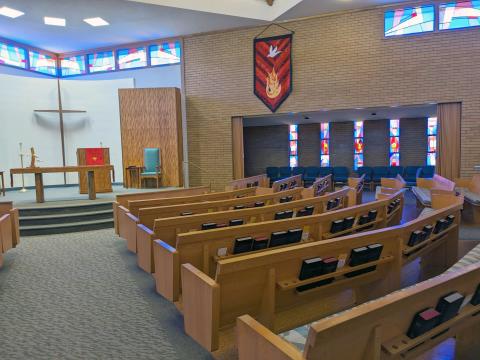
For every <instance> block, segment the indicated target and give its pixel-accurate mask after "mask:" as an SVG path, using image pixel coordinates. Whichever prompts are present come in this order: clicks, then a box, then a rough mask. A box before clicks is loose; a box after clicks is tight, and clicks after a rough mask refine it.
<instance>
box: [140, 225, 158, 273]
mask: <svg viewBox="0 0 480 360" xmlns="http://www.w3.org/2000/svg"><path fill="white" fill-rule="evenodd" d="M154 235H155V234H154V233H153V231H152V230H150V229H149V228H148V227H146V226H145V225H143V224H138V225H137V264H138V266H139V267H140V268H141V269H143V270H144V271H146V272H148V273H153V272H154V271H155V267H154V260H153V240H154V238H153V237H154Z"/></svg>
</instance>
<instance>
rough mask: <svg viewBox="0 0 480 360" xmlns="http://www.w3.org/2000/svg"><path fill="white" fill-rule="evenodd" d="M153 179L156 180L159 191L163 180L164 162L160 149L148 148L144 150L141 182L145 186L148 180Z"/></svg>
mask: <svg viewBox="0 0 480 360" xmlns="http://www.w3.org/2000/svg"><path fill="white" fill-rule="evenodd" d="M152 178H153V179H155V180H156V183H157V189H158V188H159V187H160V183H161V179H162V161H161V156H160V149H158V148H146V149H144V150H143V171H142V172H141V173H140V181H141V183H142V185H143V182H144V181H145V180H146V179H152ZM142 187H143V186H142Z"/></svg>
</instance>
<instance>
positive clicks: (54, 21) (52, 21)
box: [43, 16, 67, 26]
mask: <svg viewBox="0 0 480 360" xmlns="http://www.w3.org/2000/svg"><path fill="white" fill-rule="evenodd" d="M43 21H44V22H45V25H53V26H65V25H66V24H67V21H66V20H65V19H62V18H55V17H48V16H45V17H44V18H43Z"/></svg>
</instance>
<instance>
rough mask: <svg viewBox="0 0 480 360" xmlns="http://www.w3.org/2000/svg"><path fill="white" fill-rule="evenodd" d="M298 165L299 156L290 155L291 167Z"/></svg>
mask: <svg viewBox="0 0 480 360" xmlns="http://www.w3.org/2000/svg"><path fill="white" fill-rule="evenodd" d="M297 166H298V156H290V167H292V168H293V167H297Z"/></svg>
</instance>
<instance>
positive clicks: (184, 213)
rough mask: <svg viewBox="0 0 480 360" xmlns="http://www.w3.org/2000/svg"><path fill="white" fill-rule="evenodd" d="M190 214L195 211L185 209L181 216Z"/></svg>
mask: <svg viewBox="0 0 480 360" xmlns="http://www.w3.org/2000/svg"><path fill="white" fill-rule="evenodd" d="M189 215H193V213H192V212H190V211H184V212H182V213H181V214H180V216H189Z"/></svg>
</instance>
